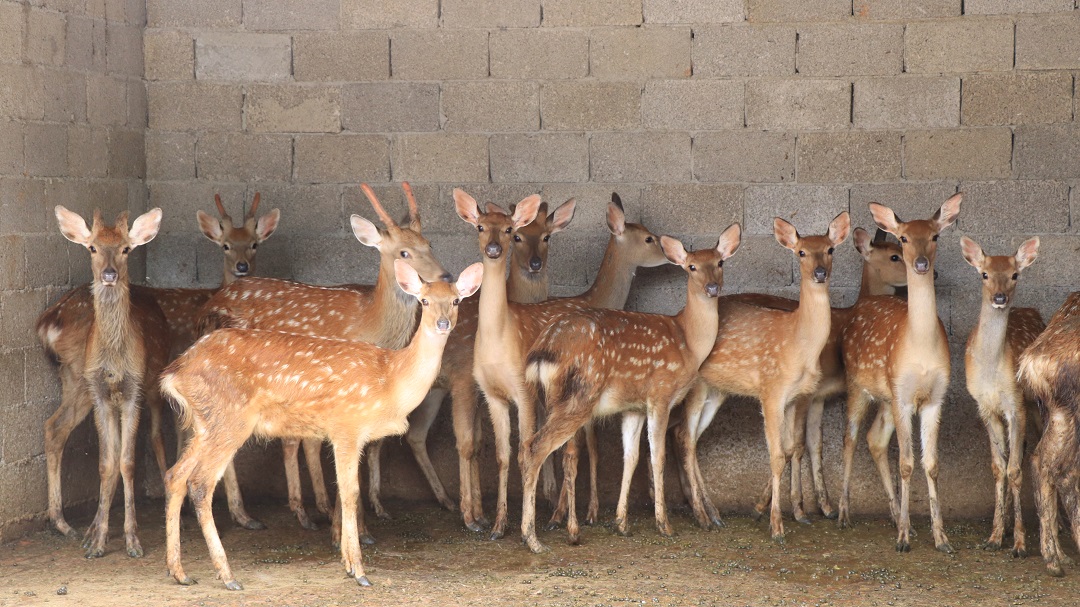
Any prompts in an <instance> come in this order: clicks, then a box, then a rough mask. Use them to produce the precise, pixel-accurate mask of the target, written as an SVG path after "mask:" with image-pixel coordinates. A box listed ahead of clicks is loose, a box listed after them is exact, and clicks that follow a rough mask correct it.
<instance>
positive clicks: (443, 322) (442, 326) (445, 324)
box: [435, 318, 450, 333]
mask: <svg viewBox="0 0 1080 607" xmlns="http://www.w3.org/2000/svg"><path fill="white" fill-rule="evenodd" d="M435 326H436V327H437V328H438V329H439V332H441V333H446V332H447V331H449V330H450V319H449V318H440V319H439V320H437V321H435Z"/></svg>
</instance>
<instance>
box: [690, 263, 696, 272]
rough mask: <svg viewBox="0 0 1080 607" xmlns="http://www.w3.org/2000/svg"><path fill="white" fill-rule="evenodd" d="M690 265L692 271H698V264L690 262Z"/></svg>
mask: <svg viewBox="0 0 1080 607" xmlns="http://www.w3.org/2000/svg"><path fill="white" fill-rule="evenodd" d="M689 267H690V271H691V272H697V266H695V265H694V264H690V266H689Z"/></svg>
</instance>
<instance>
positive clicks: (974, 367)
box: [960, 236, 1045, 557]
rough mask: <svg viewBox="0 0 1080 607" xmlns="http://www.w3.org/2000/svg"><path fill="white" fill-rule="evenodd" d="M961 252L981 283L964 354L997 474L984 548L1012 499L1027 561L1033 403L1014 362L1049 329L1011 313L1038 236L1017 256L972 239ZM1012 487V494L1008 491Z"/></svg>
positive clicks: (994, 540)
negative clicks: (1026, 486)
mask: <svg viewBox="0 0 1080 607" xmlns="http://www.w3.org/2000/svg"><path fill="white" fill-rule="evenodd" d="M960 248H961V250H962V251H963V254H964V259H965V260H967V262H968V263H969V264H971V266H972V267H974V268H975V270H976V271H978V272H979V276H980V278H981V279H982V308H981V309H980V311H979V324H978V325H977V326H976V327H975V329H974V330H973V331H972V332H971V335H969V336H968V342H967V350H966V352H965V354H964V367H965V371H966V377H967V389H968V392H969V393H971V396H972V397H973V398H974V399H975V401H976V402H977V403H978V405H979V417H981V418H982V420H983V424H984V425H985V426H986V432H987V434H988V435H989V437H990V469H991V470H992V471H993V473H994V526H993V530H992V531H991V533H990V539H988V540H987V542H986V547H987V548H990V549H992V550H998V549H1000V548H1001V540H1002V537H1003V536H1004V535H1005V517H1006V515H1007V514H1008V510H1009V497H1010V494H1011V497H1012V502H1013V506H1014V511H1015V516H1014V519H1013V548H1012V555H1013V556H1014V557H1023V556H1027V547H1026V545H1025V537H1024V517H1023V512H1022V511H1021V508H1020V487H1021V485H1022V484H1023V466H1022V464H1023V459H1024V433H1025V431H1026V430H1027V408H1028V406H1029V405H1033V404H1034V398H1033V397H1032V396H1031V394H1025V392H1024V390H1023V389H1022V388H1021V386H1020V384H1019V383H1018V382H1017V379H1016V371H1017V366H1016V361H1017V359H1018V358H1019V356H1020V353H1021V352H1023V351H1024V349H1025V348H1027V347H1028V346H1029V345H1031V342H1033V341H1035V338H1036V337H1038V336H1039V334H1040V333H1042V330H1043V329H1044V328H1045V325H1044V324H1043V320H1042V317H1041V316H1039V311H1038V310H1036V309H1034V308H1013V307H1012V299H1013V293H1014V292H1015V291H1016V284H1017V280H1018V279H1019V278H1020V274H1021V272H1022V271H1023V270H1024V268H1026V267H1028V266H1029V265H1031V264H1032V262H1034V261H1035V257H1036V256H1037V255H1038V253H1039V237H1038V236H1036V237H1034V238H1031V239H1029V240H1027V241H1025V242H1024V243H1023V244H1021V245H1020V248H1019V249H1017V251H1016V253H1015V254H1014V255H993V256H988V255H986V254H985V253H983V250H982V247H980V246H979V245H978V244H977V243H976V242H975V241H974V240H971V239H970V238H968V237H967V236H963V237H961V238H960ZM1006 484H1007V485H1008V491H1007V490H1006Z"/></svg>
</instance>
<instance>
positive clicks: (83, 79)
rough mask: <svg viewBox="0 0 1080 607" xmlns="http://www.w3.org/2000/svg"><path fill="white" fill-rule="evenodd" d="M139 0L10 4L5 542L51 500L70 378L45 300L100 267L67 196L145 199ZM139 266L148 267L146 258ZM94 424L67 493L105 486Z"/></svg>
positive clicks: (2, 194) (4, 121)
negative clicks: (76, 233)
mask: <svg viewBox="0 0 1080 607" xmlns="http://www.w3.org/2000/svg"><path fill="white" fill-rule="evenodd" d="M144 8H145V7H144V4H143V2H142V0H97V1H93V2H11V1H8V0H2V1H0V241H2V242H0V377H2V379H0V385H2V386H3V387H2V388H0V418H2V419H3V422H2V423H0V538H10V537H13V536H16V535H18V534H20V533H22V532H23V531H25V530H26V529H27V528H28V525H35V524H38V523H39V521H40V519H39V518H37V519H35V517H36V516H39V515H40V513H42V512H44V510H45V455H44V431H43V424H44V421H45V419H46V418H47V417H48V416H49V415H51V414H52V412H53V411H55V409H56V407H57V405H58V403H59V398H60V388H59V380H58V378H57V374H56V372H55V370H54V367H53V365H52V364H51V363H50V362H49V361H48V360H47V359H46V357H45V355H44V353H43V352H42V350H41V347H40V345H39V343H38V338H37V334H36V333H35V331H34V321H35V319H36V318H37V316H38V314H40V313H41V311H42V310H43V309H44V308H45V306H46V305H47V304H48V303H49V302H52V301H53V300H55V299H56V298H57V297H58V296H59V295H60V294H61V293H63V292H65V291H67V290H68V289H70V288H71V287H72V286H75V285H79V284H82V283H85V282H87V281H88V280H89V277H90V258H89V254H88V253H86V252H85V251H84V250H83V249H82V248H81V247H78V246H77V245H74V244H72V243H69V242H68V241H67V240H65V239H64V238H63V236H61V235H60V232H59V230H58V229H57V227H56V220H55V218H54V215H53V211H52V209H53V207H54V206H55V205H57V204H62V205H64V206H66V207H68V208H69V209H72V210H74V211H77V212H79V213H81V214H83V215H84V216H85V217H87V218H89V217H91V214H92V211H93V209H94V208H95V207H100V208H102V209H103V210H104V212H105V215H106V216H107V217H108V220H109V221H112V220H113V219H114V218H115V216H116V214H117V213H119V212H120V211H122V210H126V209H130V210H132V211H133V212H141V211H142V210H144V209H145V206H146V198H147V193H146V188H145V185H144V183H143V178H144V173H145V169H144V163H145V153H144V146H143V138H144V133H145V129H146V116H147V109H146V88H145V86H144V84H143V59H142V29H143V25H144V23H145V17H144V15H145V10H144ZM133 264H134V267H133V269H132V275H133V276H142V275H144V274H145V263H144V259H143V256H141V255H140V256H137V257H135V258H133ZM94 434H95V433H94V431H93V428H92V426H91V425H90V424H89V423H88V424H84V425H83V426H82V427H81V428H80V429H79V430H78V431H77V432H76V433H75V434H74V435H72V439H71V441H70V443H69V445H68V449H67V451H66V452H65V459H64V496H65V502H66V503H67V504H70V505H72V506H78V505H79V504H80V503H85V502H87V501H91V500H94V498H96V496H97V483H96V478H97V447H96V445H95V442H96V441H95V436H94Z"/></svg>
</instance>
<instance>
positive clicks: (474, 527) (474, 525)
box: [465, 522, 487, 533]
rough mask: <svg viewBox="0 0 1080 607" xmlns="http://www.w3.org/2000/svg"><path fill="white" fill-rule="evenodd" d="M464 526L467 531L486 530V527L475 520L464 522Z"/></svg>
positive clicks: (479, 531)
mask: <svg viewBox="0 0 1080 607" xmlns="http://www.w3.org/2000/svg"><path fill="white" fill-rule="evenodd" d="M465 528H466V529H468V530H469V531H474V532H476V533H481V532H484V531H487V528H486V527H484V526H483V525H481V524H480V523H476V522H473V523H465Z"/></svg>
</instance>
